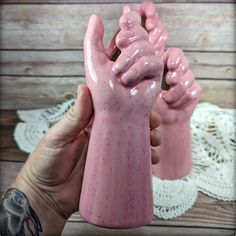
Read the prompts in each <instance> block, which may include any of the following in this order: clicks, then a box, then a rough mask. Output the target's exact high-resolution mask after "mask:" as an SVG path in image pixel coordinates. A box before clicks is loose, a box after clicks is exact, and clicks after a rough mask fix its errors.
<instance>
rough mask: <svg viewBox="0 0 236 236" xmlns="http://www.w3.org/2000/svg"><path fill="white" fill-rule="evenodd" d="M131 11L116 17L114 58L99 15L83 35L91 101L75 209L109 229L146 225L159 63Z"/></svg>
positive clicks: (149, 211) (149, 215)
mask: <svg viewBox="0 0 236 236" xmlns="http://www.w3.org/2000/svg"><path fill="white" fill-rule="evenodd" d="M140 22H141V19H140V17H139V16H138V14H137V13H135V12H129V13H127V14H124V15H123V16H122V17H121V18H120V32H119V33H118V34H117V36H116V45H117V47H118V48H119V49H120V51H121V54H120V56H119V57H118V59H117V60H116V61H115V62H112V61H111V60H110V59H109V56H108V55H107V53H106V50H105V49H104V46H103V32H104V28H103V24H102V21H101V19H100V18H99V17H98V16H96V15H93V16H91V18H90V20H89V24H88V28H87V33H86V36H85V39H84V51H85V69H86V80H87V84H88V87H89V89H90V92H91V95H92V100H93V105H94V121H93V127H92V131H91V136H90V142H89V147H88V153H87V160H86V165H85V171H84V179H83V185H82V192H81V198H80V207H79V211H80V214H81V216H82V217H83V218H84V219H86V220H87V221H88V222H90V223H93V224H96V225H99V226H104V227H110V228H130V227H137V226H142V225H146V224H148V223H150V222H151V220H152V215H153V203H152V185H151V162H150V154H151V148H150V133H149V116H150V112H151V110H152V107H153V104H154V102H155V100H156V98H157V96H158V93H159V89H158V85H159V81H160V78H161V76H162V72H163V65H162V62H161V60H160V59H158V56H156V55H155V50H154V47H153V46H152V45H151V44H150V42H149V41H148V35H147V32H146V31H145V30H144V29H143V28H142V27H141V25H140Z"/></svg>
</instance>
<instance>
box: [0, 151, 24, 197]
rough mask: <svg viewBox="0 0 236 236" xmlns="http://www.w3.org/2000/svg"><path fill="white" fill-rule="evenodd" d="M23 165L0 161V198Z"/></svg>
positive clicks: (21, 163)
mask: <svg viewBox="0 0 236 236" xmlns="http://www.w3.org/2000/svg"><path fill="white" fill-rule="evenodd" d="M0 155H1V153H0ZM23 164H24V163H23V162H11V161H0V198H1V196H2V195H3V193H4V192H5V191H6V190H7V189H8V188H9V187H10V185H11V184H12V182H13V181H14V179H15V178H16V176H17V174H18V173H19V171H20V169H21V167H22V166H23Z"/></svg>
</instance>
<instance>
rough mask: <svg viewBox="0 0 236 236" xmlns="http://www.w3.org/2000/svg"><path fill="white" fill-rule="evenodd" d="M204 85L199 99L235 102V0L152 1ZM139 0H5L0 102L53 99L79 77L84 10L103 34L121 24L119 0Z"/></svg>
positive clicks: (24, 104) (10, 105)
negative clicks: (98, 17) (96, 19)
mask: <svg viewBox="0 0 236 236" xmlns="http://www.w3.org/2000/svg"><path fill="white" fill-rule="evenodd" d="M155 2H156V9H157V11H158V13H159V15H160V18H161V20H162V22H163V24H164V26H165V27H166V29H167V30H168V31H169V43H168V46H169V47H171V46H175V47H180V48H182V49H183V50H184V51H185V53H186V55H187V57H188V58H189V60H190V67H191V68H192V70H193V71H194V73H195V75H196V77H197V79H198V81H199V83H200V84H201V86H202V88H203V91H202V94H201V101H208V102H213V103H216V104H218V105H221V106H224V107H233V106H235V98H234V92H235V88H236V82H235V81H236V80H235V79H236V66H235V65H236V54H235V53H236V40H235V34H236V30H235V29H236V28H235V26H236V23H235V20H236V16H235V4H234V3H233V2H234V1H233V0H225V1H223V0H214V1H213V0H192V1H184V0H175V1H174V0H169V1H168V0H167V1H164V0H161V1H155ZM124 3H131V4H132V5H133V4H135V3H137V1H132V0H126V1H115V0H113V1H107V0H97V1H92V0H90V1H79V0H78V1H76V0H67V1H66V0H64V1H59V0H58V1H56V0H2V1H1V5H0V6H1V23H0V24H1V44H0V49H1V50H0V53H1V59H0V64H1V72H0V73H1V76H0V80H1V82H0V92H1V106H0V107H1V109H2V110H9V109H10V110H15V109H22V108H24V109H29V108H37V107H46V106H51V105H54V104H56V103H59V102H61V101H64V100H66V99H69V98H72V97H74V96H75V95H76V88H77V84H78V83H84V82H85V80H84V68H83V50H82V46H83V38H84V33H85V30H86V26H87V22H88V19H89V16H90V15H91V14H92V13H98V14H100V15H101V16H102V18H103V19H104V24H105V33H106V35H105V42H106V43H108V42H109V40H110V39H111V37H112V36H113V34H114V33H115V32H116V30H117V27H118V19H119V17H120V15H121V11H122V5H124Z"/></svg>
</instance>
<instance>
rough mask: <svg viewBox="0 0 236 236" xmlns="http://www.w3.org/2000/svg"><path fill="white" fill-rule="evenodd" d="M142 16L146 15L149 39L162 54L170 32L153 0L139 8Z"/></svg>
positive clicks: (157, 52)
mask: <svg viewBox="0 0 236 236" xmlns="http://www.w3.org/2000/svg"><path fill="white" fill-rule="evenodd" d="M137 11H138V13H139V14H140V16H145V17H146V22H145V29H146V30H147V32H148V37H149V41H150V43H151V44H152V45H154V48H155V52H156V54H158V55H159V56H162V55H163V54H164V51H165V47H166V43H167V40H168V32H167V31H166V30H165V28H164V26H163V24H162V22H161V21H160V18H159V16H158V14H157V12H156V10H155V5H154V3H153V2H151V1H147V2H143V3H141V4H140V5H138V8H137Z"/></svg>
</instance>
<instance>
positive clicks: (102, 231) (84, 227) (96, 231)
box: [62, 222, 235, 236]
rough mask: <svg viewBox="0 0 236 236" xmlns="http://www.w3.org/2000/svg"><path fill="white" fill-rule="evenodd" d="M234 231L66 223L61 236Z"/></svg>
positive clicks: (188, 235)
mask: <svg viewBox="0 0 236 236" xmlns="http://www.w3.org/2000/svg"><path fill="white" fill-rule="evenodd" d="M234 233H235V231H234V230H225V229H207V228H194V227H191V228H189V227H178V226H177V227H166V226H144V227H141V228H135V229H106V228H101V227H97V226H94V225H91V224H88V223H81V222H80V223H75V222H67V223H66V225H65V228H64V231H63V233H62V235H89V236H95V235H96V236H108V235H109V236H110V235H114V236H124V235H126V236H128V235H130V236H134V235H135V236H147V235H148V236H157V235H158V236H176V235H181V236H199V235H207V236H216V235H217V236H222V235H224V236H232V235H234Z"/></svg>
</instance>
